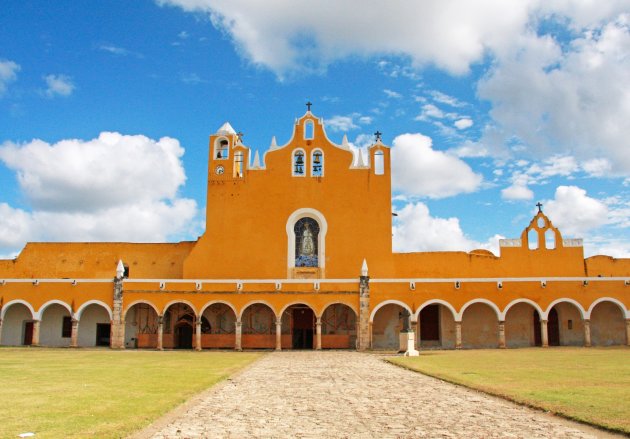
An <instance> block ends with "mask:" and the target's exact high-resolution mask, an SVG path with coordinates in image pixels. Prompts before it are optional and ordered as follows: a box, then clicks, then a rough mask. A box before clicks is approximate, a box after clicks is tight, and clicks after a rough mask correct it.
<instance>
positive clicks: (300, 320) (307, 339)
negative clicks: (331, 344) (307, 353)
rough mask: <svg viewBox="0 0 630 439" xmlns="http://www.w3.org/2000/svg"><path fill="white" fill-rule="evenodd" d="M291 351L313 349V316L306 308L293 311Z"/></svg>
mask: <svg viewBox="0 0 630 439" xmlns="http://www.w3.org/2000/svg"><path fill="white" fill-rule="evenodd" d="M292 315H293V328H292V334H291V335H292V339H293V342H292V346H293V349H313V327H314V326H315V314H313V310H312V309H310V308H307V307H304V308H294V309H293V314H292Z"/></svg>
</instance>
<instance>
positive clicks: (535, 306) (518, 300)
mask: <svg viewBox="0 0 630 439" xmlns="http://www.w3.org/2000/svg"><path fill="white" fill-rule="evenodd" d="M519 303H527V304H528V305H531V306H533V307H534V309H535V310H536V311H538V316H539V317H540V318H542V316H543V315H545V312H544V311H543V310H542V308H541V307H540V305H538V304H537V303H536V302H534V301H533V300H531V299H525V298H521V299H514V300H512V301H511V302H510V303H508V304H507V306H506V307H505V308H504V309H503V312H502V313H501V317H500V319H499V320H504V321H505V317H506V316H507V313H508V311H509V310H510V308H512V307H513V306H514V305H517V304H519Z"/></svg>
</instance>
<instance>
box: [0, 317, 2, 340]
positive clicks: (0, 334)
mask: <svg viewBox="0 0 630 439" xmlns="http://www.w3.org/2000/svg"><path fill="white" fill-rule="evenodd" d="M0 310H2V308H0ZM1 344H2V319H0V345H1Z"/></svg>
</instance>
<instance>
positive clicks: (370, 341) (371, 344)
mask: <svg viewBox="0 0 630 439" xmlns="http://www.w3.org/2000/svg"><path fill="white" fill-rule="evenodd" d="M368 332H369V334H368V338H369V345H368V346H369V348H370V349H373V339H374V337H373V335H372V322H370V323H369V324H368Z"/></svg>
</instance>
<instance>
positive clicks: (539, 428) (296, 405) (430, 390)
mask: <svg viewBox="0 0 630 439" xmlns="http://www.w3.org/2000/svg"><path fill="white" fill-rule="evenodd" d="M608 436H609V435H607V434H606V433H601V432H598V431H597V430H594V429H590V428H588V427H585V426H582V425H580V424H575V423H570V422H568V421H564V420H561V419H559V418H555V417H552V416H549V415H546V414H543V413H541V412H537V411H534V410H530V409H527V408H524V407H521V406H518V405H515V404H512V403H509V402H506V401H503V400H501V399H498V398H493V397H489V396H485V395H483V394H480V393H477V392H474V391H470V390H467V389H464V388H461V387H457V386H453V385H451V384H447V383H444V382H442V381H440V380H436V379H433V378H429V377H426V376H423V375H420V374H417V373H413V372H410V371H407V370H404V369H401V368H399V367H396V366H393V365H390V364H387V363H385V362H383V361H381V360H380V359H379V357H378V356H376V355H372V354H361V353H357V352H321V351H320V352H316V351H294V352H274V353H270V354H269V355H266V356H265V357H264V358H262V359H261V360H260V361H258V362H256V363H255V364H254V365H252V366H250V367H249V368H248V369H246V370H245V371H244V372H243V373H241V374H240V375H237V376H236V377H234V378H232V379H231V380H228V381H227V382H224V383H222V384H219V385H218V386H217V387H215V388H213V389H210V390H209V391H208V392H206V393H205V394H204V395H202V396H200V397H198V398H195V400H194V401H191V402H190V403H188V404H187V405H186V406H184V407H183V408H181V409H178V410H176V411H175V412H173V413H171V414H170V415H167V416H166V417H165V418H164V419H162V420H160V421H158V422H157V423H156V424H154V426H153V427H152V428H149V429H148V430H145V431H144V432H143V433H142V434H141V435H140V437H152V438H192V437H221V438H244V437H265V438H271V437H273V438H281V437H287V438H288V437H292V438H293V437H295V438H324V437H325V438H329V437H344V438H345V437H352V438H355V437H356V438H400V437H443V438H449V437H458V438H461V437H466V438H473V437H476V438H480V437H484V438H490V437H502V438H504V437H514V438H515V437H520V438H542V437H554V438H586V437H608Z"/></svg>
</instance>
